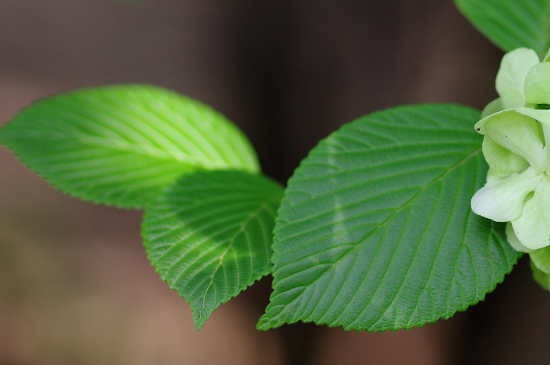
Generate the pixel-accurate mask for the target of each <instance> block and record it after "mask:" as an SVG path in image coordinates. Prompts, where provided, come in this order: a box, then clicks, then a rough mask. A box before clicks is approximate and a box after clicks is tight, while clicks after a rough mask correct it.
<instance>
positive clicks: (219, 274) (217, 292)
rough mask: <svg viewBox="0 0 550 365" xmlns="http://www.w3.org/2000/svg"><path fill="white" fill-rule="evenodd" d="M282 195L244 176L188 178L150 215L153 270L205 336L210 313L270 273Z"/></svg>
mask: <svg viewBox="0 0 550 365" xmlns="http://www.w3.org/2000/svg"><path fill="white" fill-rule="evenodd" d="M282 195H283V189H282V187H281V186H280V185H278V184H277V183H275V182H273V181H271V180H269V179H267V178H265V177H263V176H261V175H252V174H249V173H245V172H240V171H205V172H197V173H194V174H189V175H185V176H183V177H181V178H180V179H178V180H176V181H175V182H174V183H173V184H171V185H169V186H168V188H167V189H166V190H165V192H164V193H163V194H161V195H160V196H159V197H158V198H156V199H155V200H153V201H152V202H151V204H150V205H148V206H147V208H146V210H145V217H144V220H143V237H144V240H145V247H146V249H147V253H148V255H149V259H150V260H151V263H152V264H153V266H155V268H156V269H157V271H158V272H159V273H160V275H161V277H162V279H163V280H165V281H167V282H168V283H169V285H170V287H171V288H172V289H176V290H177V291H178V293H179V294H180V295H181V296H184V297H185V298H186V300H187V301H188V302H189V303H190V304H191V310H192V311H193V317H194V320H195V325H196V327H197V328H198V329H200V328H201V327H202V326H203V325H204V322H205V321H206V319H207V318H208V317H209V316H210V314H211V313H212V312H213V311H214V310H215V309H216V308H217V307H218V306H219V305H220V304H221V303H224V302H226V301H227V300H229V299H230V298H231V297H233V296H235V295H237V294H238V293H239V292H240V291H241V290H243V289H245V288H246V287H247V286H249V285H251V284H252V283H253V282H254V281H255V280H257V279H259V278H261V277H262V276H264V275H267V274H268V273H269V272H270V271H271V262H270V256H271V240H272V231H273V225H274V219H275V214H276V210H277V208H278V206H279V202H280V200H281V197H282Z"/></svg>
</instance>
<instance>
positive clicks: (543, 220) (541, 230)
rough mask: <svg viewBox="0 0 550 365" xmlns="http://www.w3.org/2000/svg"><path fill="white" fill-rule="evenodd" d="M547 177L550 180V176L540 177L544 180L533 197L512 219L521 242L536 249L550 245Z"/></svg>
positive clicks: (549, 186)
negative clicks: (518, 214) (520, 212)
mask: <svg viewBox="0 0 550 365" xmlns="http://www.w3.org/2000/svg"><path fill="white" fill-rule="evenodd" d="M530 169H531V168H529V169H528V170H530ZM539 176H540V175H539ZM537 177H538V176H537ZM547 178H548V179H549V180H550V177H545V178H543V177H540V180H543V181H542V182H539V183H538V184H537V187H536V189H535V193H534V194H533V197H532V198H531V199H529V200H527V201H526V202H525V203H524V204H523V213H522V214H521V215H520V216H519V217H518V218H517V219H514V220H512V221H511V222H512V227H513V228H514V232H515V234H516V236H517V237H518V239H519V240H520V242H521V243H522V244H523V245H524V246H525V247H527V248H531V249H535V250H536V249H539V248H543V247H546V246H548V245H550V181H547V180H546V179H547Z"/></svg>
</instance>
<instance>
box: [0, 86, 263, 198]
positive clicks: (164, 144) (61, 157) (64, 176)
mask: <svg viewBox="0 0 550 365" xmlns="http://www.w3.org/2000/svg"><path fill="white" fill-rule="evenodd" d="M0 142H1V143H3V144H5V145H6V146H8V147H9V148H10V149H11V150H13V151H14V153H15V154H16V155H17V156H18V157H19V158H20V159H21V160H22V161H23V162H24V163H26V164H27V165H28V166H29V167H30V168H32V169H33V170H34V171H35V172H37V173H38V174H40V175H42V176H43V177H44V178H46V179H47V180H48V181H49V182H50V183H51V184H52V185H54V186H56V187H57V188H58V189H60V190H62V191H64V192H66V193H69V194H71V195H73V196H75V197H78V198H81V199H84V200H90V201H93V202H96V203H104V204H108V205H117V206H120V207H142V206H143V205H144V204H145V203H146V202H147V201H148V200H149V199H150V198H151V197H152V196H154V195H155V194H157V192H158V191H160V189H161V188H162V187H163V186H165V185H166V184H168V183H170V182H172V181H173V180H174V179H176V178H177V177H178V176H180V175H181V174H183V173H187V172H190V171H194V170H196V169H238V170H246V171H250V172H258V171H259V165H258V162H257V158H256V155H255V152H254V150H253V148H252V146H251V145H250V142H249V141H248V140H247V139H246V137H245V136H244V135H243V134H242V132H241V131H240V130H239V129H238V128H237V127H236V126H235V125H233V124H232V123H231V122H229V121H228V120H227V119H226V118H225V117H223V116H222V115H221V114H219V113H217V112H216V111H214V110H212V109H211V108H210V107H208V106H206V105H204V104H202V103H200V102H198V101H195V100H192V99H190V98H187V97H184V96H182V95H179V94H177V93H175V92H173V91H170V90H166V89H163V88H160V87H155V86H149V85H119V86H106V87H98V88H90V89H83V90H78V91H73V92H69V93H65V94H59V95H55V96H52V97H50V98H46V99H43V100H40V101H37V102H35V103H33V104H31V106H29V107H28V108H26V109H24V110H23V111H21V112H20V113H19V114H18V115H16V116H15V118H14V119H13V120H12V121H11V122H9V123H8V124H7V125H6V126H5V127H3V128H2V129H1V130H0Z"/></svg>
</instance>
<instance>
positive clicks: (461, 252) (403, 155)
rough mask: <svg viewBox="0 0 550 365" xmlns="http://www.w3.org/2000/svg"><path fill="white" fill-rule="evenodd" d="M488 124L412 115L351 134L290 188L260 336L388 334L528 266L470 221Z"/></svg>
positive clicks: (496, 231)
mask: <svg viewBox="0 0 550 365" xmlns="http://www.w3.org/2000/svg"><path fill="white" fill-rule="evenodd" d="M479 117H480V115H479V112H477V111H474V110H472V109H469V108H466V107H461V106H453V105H419V106H404V107H398V108H394V109H389V110H386V111H382V112H378V113H374V114H371V115H369V116H366V117H363V118H360V119H358V120H356V121H355V122H353V123H351V124H348V125H346V126H344V127H342V128H341V129H340V130H339V131H337V132H335V133H333V134H332V135H331V136H329V137H328V138H327V139H325V140H324V141H322V142H321V143H320V144H319V145H318V146H317V147H316V148H314V149H313V150H312V151H311V153H310V155H309V156H308V157H307V158H306V159H305V160H304V161H302V164H301V165H300V167H299V168H298V169H297V170H296V172H295V174H294V176H293V177H292V178H291V179H290V180H289V185H288V188H287V189H286V193H285V197H284V198H283V201H282V203H281V207H280V208H279V211H278V217H277V220H276V226H275V231H274V232H275V237H274V240H273V249H274V254H273V257H272V259H273V262H274V264H275V266H274V268H273V276H274V278H275V279H274V282H273V286H274V292H273V294H272V295H271V303H270V304H269V306H268V307H267V309H266V313H265V314H264V316H263V317H262V318H261V319H260V322H259V324H258V328H260V329H268V328H274V327H278V326H281V325H282V324H283V323H293V322H296V321H298V320H301V321H304V322H310V321H313V322H315V323H317V324H328V325H329V326H343V327H344V328H345V329H347V330H350V329H356V330H368V331H385V330H388V329H389V330H397V329H399V328H411V327H413V326H422V325H424V324H426V323H429V322H435V321H436V320H437V319H439V318H448V317H451V316H452V315H453V314H454V313H455V312H456V311H462V310H465V309H466V308H467V307H468V306H469V305H472V304H475V303H477V302H478V301H480V300H483V299H484V297H485V294H486V293H488V292H490V291H492V290H493V289H494V288H495V286H496V284H497V283H500V282H501V281H502V280H503V278H504V275H505V274H506V273H508V272H510V270H511V269H512V266H513V265H514V264H515V262H516V261H517V259H518V257H519V255H520V254H519V253H517V252H516V251H514V250H513V249H512V248H511V247H510V245H509V244H508V243H507V242H506V238H505V237H506V236H505V233H504V225H503V224H497V223H494V222H492V221H489V220H487V219H485V218H482V217H480V216H477V215H475V214H473V212H472V211H471V209H470V199H471V197H472V195H473V194H474V192H475V191H476V190H477V189H479V188H480V187H481V186H482V185H483V184H484V182H485V177H486V174H487V166H486V163H485V161H484V159H483V156H482V154H481V141H482V136H480V135H479V134H478V133H476V132H475V131H474V129H473V126H474V124H475V122H476V121H477V120H478V119H479Z"/></svg>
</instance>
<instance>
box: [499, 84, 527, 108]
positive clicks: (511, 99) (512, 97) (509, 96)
mask: <svg viewBox="0 0 550 365" xmlns="http://www.w3.org/2000/svg"><path fill="white" fill-rule="evenodd" d="M500 103H501V105H502V110H505V109H512V108H519V107H522V106H525V94H524V93H523V90H520V89H516V88H515V87H511V88H508V89H506V90H503V91H502V92H501V93H500Z"/></svg>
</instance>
